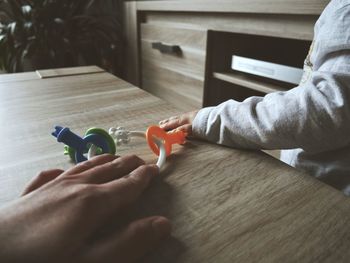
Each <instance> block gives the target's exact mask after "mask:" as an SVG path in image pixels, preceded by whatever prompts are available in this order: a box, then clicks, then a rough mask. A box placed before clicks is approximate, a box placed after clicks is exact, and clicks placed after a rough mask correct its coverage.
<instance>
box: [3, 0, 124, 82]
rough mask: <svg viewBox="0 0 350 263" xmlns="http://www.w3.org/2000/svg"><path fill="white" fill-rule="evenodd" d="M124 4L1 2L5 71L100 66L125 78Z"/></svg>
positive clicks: (96, 0)
mask: <svg viewBox="0 0 350 263" xmlns="http://www.w3.org/2000/svg"><path fill="white" fill-rule="evenodd" d="M122 2H123V0H91V1H89V0H74V1H72V0H0V71H1V72H2V73H12V72H23V71H32V70H36V69H48V68H59V67H72V66H83V65H98V66H100V67H102V68H104V69H106V70H108V71H109V72H111V73H113V74H115V75H118V76H121V75H122V74H123V70H124V68H123V50H124V48H125V41H124V32H123V31H122V28H123V25H122V21H123V18H122V16H123V14H122Z"/></svg>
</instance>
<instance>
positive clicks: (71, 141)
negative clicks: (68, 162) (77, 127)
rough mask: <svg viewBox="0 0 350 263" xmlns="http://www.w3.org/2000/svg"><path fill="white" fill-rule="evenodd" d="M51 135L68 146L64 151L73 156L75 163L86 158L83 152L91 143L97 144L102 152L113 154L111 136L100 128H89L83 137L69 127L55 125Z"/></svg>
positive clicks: (113, 148)
mask: <svg viewBox="0 0 350 263" xmlns="http://www.w3.org/2000/svg"><path fill="white" fill-rule="evenodd" d="M52 135H53V136H55V137H56V138H57V141H58V142H63V143H64V144H66V145H67V146H68V148H66V151H67V152H68V154H69V155H70V157H71V158H72V157H74V159H73V158H72V159H73V161H75V162H76V163H79V162H82V161H85V160H87V159H86V157H85V156H84V154H85V153H87V152H88V150H89V148H90V147H91V145H95V146H97V147H98V148H99V149H101V151H102V152H103V153H111V154H115V145H114V143H113V138H111V137H110V136H109V134H108V133H107V132H105V131H104V130H102V129H97V128H91V129H89V130H88V131H87V132H86V134H85V137H84V138H81V137H79V136H78V135H76V134H75V133H73V132H71V131H70V130H69V128H63V127H61V126H56V127H55V131H54V132H53V133H52ZM108 137H109V138H108Z"/></svg>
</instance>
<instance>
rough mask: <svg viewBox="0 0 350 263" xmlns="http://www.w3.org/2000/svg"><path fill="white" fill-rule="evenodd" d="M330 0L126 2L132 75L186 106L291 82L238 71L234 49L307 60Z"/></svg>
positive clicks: (294, 62)
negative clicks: (233, 66)
mask: <svg viewBox="0 0 350 263" xmlns="http://www.w3.org/2000/svg"><path fill="white" fill-rule="evenodd" d="M328 2H329V1H328V0H308V1H302V0H293V1H292V0H231V1H227V0H215V1H206V0H203V1H198V0H197V1H196V0H192V1H138V2H126V3H125V12H126V15H125V26H126V28H127V33H128V34H127V42H128V52H127V53H126V56H128V57H127V61H128V65H127V74H126V76H125V78H126V80H127V81H129V82H132V83H133V84H135V85H138V86H140V87H141V88H143V89H145V90H147V91H149V92H150V93H153V94H154V95H156V96H158V97H160V98H162V99H164V100H166V101H168V102H169V103H172V104H174V105H175V106H177V107H180V108H182V109H183V110H184V111H186V110H191V109H195V108H200V107H202V106H208V105H216V104H218V103H220V102H221V101H224V100H227V99H230V98H233V99H237V100H243V99H244V98H246V97H249V96H253V95H264V94H266V93H268V92H273V91H278V90H287V89H289V88H291V87H292V86H291V85H288V84H285V83H281V82H276V81H270V80H267V79H263V78H257V77H254V76H252V75H248V74H241V73H237V72H233V71H232V70H231V67H230V63H231V57H232V55H234V54H236V55H244V56H247V57H250V58H257V59H262V60H264V59H265V60H267V61H270V62H276V63H281V64H286V65H291V66H297V67H302V66H303V60H304V58H305V56H306V54H307V52H308V48H309V45H310V43H311V41H312V38H313V28H314V24H315V22H316V20H317V19H318V17H319V15H320V13H321V12H322V10H323V9H324V7H325V6H326V5H327V3H328Z"/></svg>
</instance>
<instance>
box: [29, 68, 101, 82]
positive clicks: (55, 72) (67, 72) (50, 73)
mask: <svg viewBox="0 0 350 263" xmlns="http://www.w3.org/2000/svg"><path fill="white" fill-rule="evenodd" d="M99 72H104V70H103V69H101V68H99V67H97V66H85V67H72V68H59V69H45V70H37V71H36V73H37V74H38V76H39V77H40V78H42V79H47V78H55V77H63V76H72V75H83V74H90V73H99Z"/></svg>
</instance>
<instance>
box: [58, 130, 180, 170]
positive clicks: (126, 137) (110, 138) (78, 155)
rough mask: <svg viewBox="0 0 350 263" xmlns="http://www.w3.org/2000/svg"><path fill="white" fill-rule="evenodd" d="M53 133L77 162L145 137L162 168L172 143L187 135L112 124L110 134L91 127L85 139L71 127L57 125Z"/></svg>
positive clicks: (111, 151)
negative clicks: (133, 128) (129, 129)
mask: <svg viewBox="0 0 350 263" xmlns="http://www.w3.org/2000/svg"><path fill="white" fill-rule="evenodd" d="M52 135H53V136H55V137H57V141H58V142H63V143H65V144H66V145H65V154H69V156H70V157H71V159H72V160H73V161H74V162H76V163H78V162H82V161H85V160H87V159H91V158H92V157H93V156H95V155H99V154H102V153H110V154H115V152H116V146H118V145H121V144H127V143H129V142H130V140H131V138H132V137H141V138H145V139H146V140H147V143H148V145H149V146H150V148H151V150H152V151H153V152H154V153H155V154H156V155H158V160H157V166H158V167H159V168H161V167H163V165H164V163H165V161H166V157H167V156H169V154H170V153H171V148H172V144H175V143H177V144H183V143H184V142H185V137H186V134H185V133H184V132H182V131H177V132H168V133H167V132H165V131H164V130H162V129H161V128H159V127H158V126H151V127H149V128H148V129H147V131H146V132H142V131H128V130H126V129H125V128H122V127H117V128H114V127H112V128H110V129H109V132H108V133H107V132H106V131H105V130H103V129H99V128H91V129H89V130H88V131H87V132H86V133H85V137H84V138H81V137H79V136H78V135H76V134H75V133H73V132H71V131H70V130H69V128H62V127H60V126H56V127H55V131H54V132H53V133H52ZM86 154H87V158H86V157H85V155H86Z"/></svg>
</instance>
